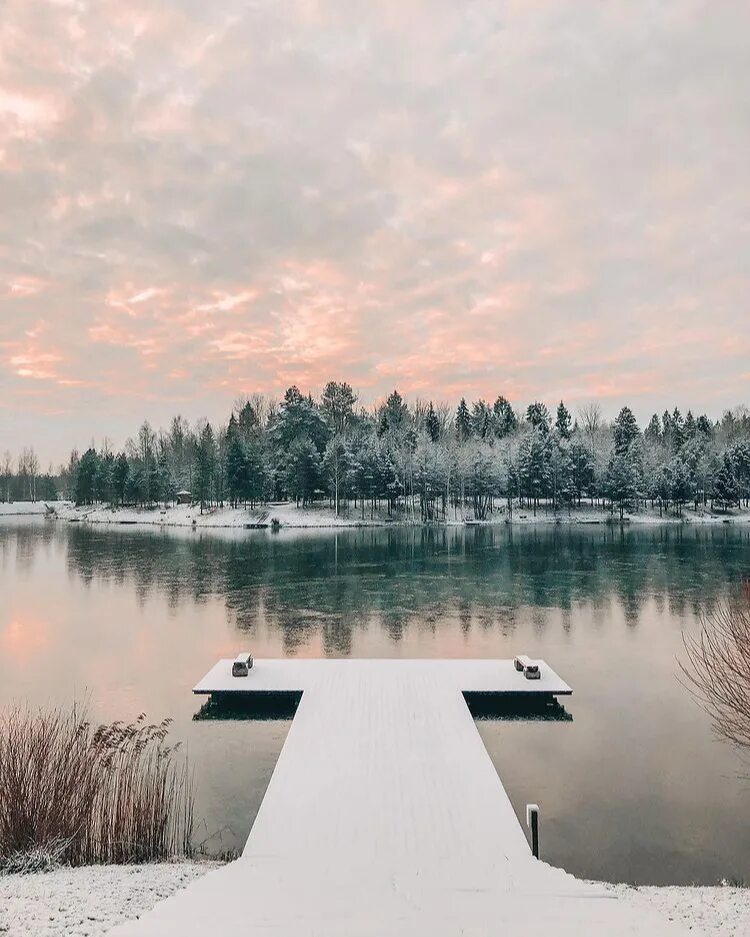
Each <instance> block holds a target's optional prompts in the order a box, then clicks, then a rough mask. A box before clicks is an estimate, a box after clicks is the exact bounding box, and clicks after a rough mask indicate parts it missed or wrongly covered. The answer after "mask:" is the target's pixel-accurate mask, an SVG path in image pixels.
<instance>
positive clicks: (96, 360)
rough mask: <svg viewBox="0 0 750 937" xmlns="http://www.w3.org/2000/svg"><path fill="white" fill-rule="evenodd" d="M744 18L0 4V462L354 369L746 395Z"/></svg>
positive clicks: (692, 5)
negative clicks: (20, 452)
mask: <svg viewBox="0 0 750 937" xmlns="http://www.w3.org/2000/svg"><path fill="white" fill-rule="evenodd" d="M749 29H750V9H749V8H748V7H747V5H746V4H744V3H742V2H739V0H737V2H734V0H727V2H725V3H722V4H711V3H709V2H695V0H685V2H682V3H680V4H665V3H663V2H660V0H653V2H646V0H634V2H631V3H628V4H602V3H601V2H599V0H582V2H580V3H576V4H570V3H567V2H562V0H561V2H542V0H538V2H535V0H516V2H506V3H503V4H498V3H496V2H490V0H475V2H472V3H466V4H456V3H454V2H450V3H449V2H447V0H430V2H426V0H424V2H421V0H400V2H398V3H395V2H391V0H383V2H381V3H377V4H373V3H370V2H363V0H325V2H324V0H320V2H317V0H281V2H279V0H257V2H253V3H250V2H248V0H223V2H222V3H216V4H212V3H205V2H203V0H200V2H199V0H165V2H163V3H159V4H154V3H151V2H145V0H130V2H128V3H126V4H123V3H121V2H115V0H97V2H87V0H54V2H53V0H48V2H41V0H6V3H5V4H4V8H3V17H2V21H1V22H0V205H1V206H2V211H1V212H0V449H2V448H5V447H6V446H7V447H10V448H12V449H17V448H19V447H20V446H21V445H23V444H27V443H29V442H35V443H36V444H37V446H38V447H39V448H40V449H41V450H42V452H43V454H45V456H48V457H55V458H61V457H62V456H63V455H64V452H65V448H66V446H67V443H68V442H75V443H76V444H77V445H79V446H85V445H87V444H88V443H89V441H90V439H91V437H92V435H95V436H97V437H101V435H103V434H105V433H106V434H108V435H109V436H111V437H113V438H114V439H115V440H120V439H121V438H122V437H123V436H124V435H127V434H128V433H130V432H132V431H133V429H134V428H135V426H136V425H137V423H138V421H139V420H140V419H141V418H142V416H144V415H149V416H150V417H152V419H153V420H154V421H155V422H157V423H158V422H159V421H160V420H164V419H166V418H167V417H168V415H169V414H171V413H172V412H175V411H178V410H179V411H182V412H184V413H185V414H186V415H188V416H190V417H197V416H199V415H208V416H211V417H213V416H219V415H220V414H223V412H224V411H225V410H226V409H227V407H228V406H229V404H230V403H231V401H232V400H233V399H234V398H235V397H236V396H237V395H238V394H239V393H240V392H252V391H255V390H271V391H275V392H277V393H278V392H280V391H282V390H283V388H284V387H285V386H286V385H287V384H288V383H290V382H296V383H298V384H300V386H302V387H303V388H304V389H310V390H312V391H317V390H318V389H319V388H320V386H321V384H322V382H323V381H324V380H326V379H327V378H329V377H338V378H345V379H348V380H350V381H351V382H352V383H353V384H355V386H357V387H358V389H360V391H361V392H362V396H363V399H365V400H373V399H376V398H378V397H380V396H381V395H382V394H384V393H385V392H387V391H388V390H390V389H391V388H392V387H393V386H394V385H398V386H399V388H401V389H402V390H403V391H406V392H409V393H411V394H421V395H430V396H434V397H437V398H446V399H450V400H452V399H454V398H455V397H456V395H458V394H459V393H466V394H467V395H468V396H479V395H484V396H494V395H495V394H497V393H504V394H505V395H506V396H509V397H510V398H511V399H513V400H514V401H515V402H517V403H518V404H523V403H525V402H527V401H528V400H529V399H530V398H533V397H537V396H539V397H541V398H542V399H546V400H548V401H550V402H552V401H555V400H557V399H559V398H560V397H565V399H566V400H568V401H570V402H571V403H572V404H575V403H576V402H578V401H581V400H585V399H589V398H591V397H599V398H603V399H604V400H605V401H606V408H607V410H608V411H609V412H614V410H615V409H616V408H617V407H619V406H620V405H621V404H622V403H624V402H629V403H630V404H631V405H632V406H634V408H635V409H636V411H637V412H638V413H639V415H641V416H645V415H647V414H648V413H650V412H651V410H654V409H663V408H664V406H666V405H674V403H679V404H680V405H681V406H683V407H685V408H686V407H688V406H693V407H696V408H697V407H699V408H701V409H708V410H709V411H710V412H713V413H717V414H718V413H719V412H720V411H721V409H722V407H724V406H729V405H732V404H734V403H737V402H739V401H741V400H743V399H747V397H748V389H749V388H750V375H749V369H748V365H747V361H748V354H749V353H750V330H748V323H749V322H750V315H749V314H748V308H747V304H748V298H747V297H748V295H749V294H750V291H749V290H748V286H749V285H750V284H749V280H750V274H748V270H747V261H746V257H747V255H748V248H749V247H750V219H749V217H748V208H747V204H748V192H750V185H749V183H750V164H748V160H747V153H748V150H749V149H750V146H749V144H750V90H749V87H750V86H749V85H748V82H747V80H746V79H747V64H746V61H747V55H746V41H745V37H746V36H747V34H748V30H749Z"/></svg>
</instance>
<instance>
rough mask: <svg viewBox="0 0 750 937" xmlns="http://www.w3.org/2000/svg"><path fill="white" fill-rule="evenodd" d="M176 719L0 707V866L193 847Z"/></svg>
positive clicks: (144, 857)
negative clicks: (111, 718) (91, 717)
mask: <svg viewBox="0 0 750 937" xmlns="http://www.w3.org/2000/svg"><path fill="white" fill-rule="evenodd" d="M170 724H171V720H169V719H165V720H164V721H163V722H161V723H159V724H158V725H150V724H147V723H146V717H145V715H144V714H141V715H140V716H139V717H138V719H137V720H136V721H135V722H133V723H130V724H128V725H126V724H124V723H122V722H114V723H112V724H110V725H98V726H94V725H92V724H91V723H90V722H89V721H88V719H87V717H86V712H85V710H81V709H80V708H77V707H73V708H72V709H70V710H67V711H65V710H61V709H42V710H38V711H29V710H22V709H18V708H16V709H10V710H7V711H5V712H4V713H2V714H0V868H6V869H11V868H23V867H29V866H38V865H43V864H50V863H58V862H59V863H66V864H71V865H83V864H87V863H109V862H117V863H128V862H148V861H153V860H157V859H165V858H169V857H171V856H175V855H186V854H189V853H190V848H191V847H190V841H191V836H192V830H193V786H192V779H191V776H190V774H189V771H188V766H187V761H186V759H183V758H181V757H180V756H179V755H178V748H179V744H178V745H173V746H170V745H168V744H167V736H168V732H169V726H170Z"/></svg>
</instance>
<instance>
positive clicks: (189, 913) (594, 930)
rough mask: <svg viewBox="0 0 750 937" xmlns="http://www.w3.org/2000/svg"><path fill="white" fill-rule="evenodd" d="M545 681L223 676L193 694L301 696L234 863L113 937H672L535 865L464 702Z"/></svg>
mask: <svg viewBox="0 0 750 937" xmlns="http://www.w3.org/2000/svg"><path fill="white" fill-rule="evenodd" d="M541 669H542V675H541V679H540V680H535V681H531V680H526V679H525V678H524V676H523V674H519V673H517V672H516V671H515V670H514V668H513V665H512V662H510V661H486V660H485V661H416V660H415V661H407V660H387V661H385V660H343V661H339V660H322V661H296V660H284V661H258V662H256V664H255V667H254V668H253V670H252V671H251V673H250V676H249V677H247V678H232V676H231V661H220V662H219V663H218V664H217V665H216V667H214V668H213V669H212V670H211V671H210V672H209V673H208V674H207V675H206V677H205V678H204V679H203V680H202V681H201V682H200V683H199V684H198V686H197V687H196V688H195V692H197V693H209V692H210V693H222V692H227V691H235V692H236V690H237V687H238V685H242V686H243V687H245V688H246V689H245V692H248V691H249V692H284V691H286V692H291V691H302V697H301V700H300V703H299V707H298V709H297V712H296V715H295V717H294V720H293V722H292V726H291V729H290V731H289V734H288V736H287V739H286V742H285V744H284V747H283V749H282V752H281V755H280V757H279V761H278V764H277V766H276V769H275V771H274V773H273V776H272V778H271V782H270V784H269V787H268V790H267V792H266V795H265V797H264V799H263V803H262V805H261V808H260V811H259V813H258V816H257V818H256V821H255V823H254V825H253V828H252V830H251V833H250V836H249V838H248V840H247V844H246V846H245V850H244V852H243V855H242V857H241V858H240V859H239V860H238V861H236V862H234V863H231V864H230V865H227V866H226V867H224V868H222V869H219V870H217V871H215V872H211V873H209V874H208V875H206V876H205V877H204V878H202V879H200V880H198V881H196V882H194V883H193V884H191V885H190V886H189V887H188V888H186V889H185V890H184V891H183V892H181V893H179V894H177V895H175V896H173V897H172V898H170V899H168V900H166V901H164V902H162V903H161V904H159V905H158V906H157V907H156V908H155V909H154V910H153V911H152V912H150V913H149V914H147V915H145V916H144V917H143V918H141V919H140V920H139V921H136V922H131V923H128V924H125V925H122V926H121V927H119V928H116V929H115V930H114V931H112V935H113V937H115V935H116V937H157V935H160V937H162V935H163V937H166V935H175V937H206V935H209V937H230V935H232V937H234V935H274V937H386V935H394V937H395V935H399V937H400V935H403V937H421V935H424V937H448V935H450V937H457V935H466V937H487V935H490V934H497V935H514V937H515V935H519V937H520V935H528V934H554V935H555V937H568V935H570V937H582V935H606V937H620V935H626V934H627V935H635V934H639V935H654V937H661V935H664V937H667V935H677V934H681V933H682V931H681V930H680V929H679V928H678V927H677V926H676V925H674V924H672V923H670V922H668V921H667V920H666V919H664V918H662V917H661V916H660V915H658V914H657V912H656V911H655V910H654V909H652V908H651V907H650V906H649V905H648V904H647V903H646V902H645V901H644V900H643V899H641V898H639V897H638V896H637V895H634V896H633V898H632V899H631V898H618V897H615V896H613V895H612V893H611V892H609V891H607V889H606V888H604V887H603V886H599V885H594V884H591V883H586V882H582V881H579V880H577V879H575V878H574V877H572V876H570V875H567V874H566V873H565V872H563V871H561V870H559V869H554V868H552V867H550V866H548V865H546V864H545V863H544V862H540V861H538V860H535V859H534V858H533V857H532V856H531V853H530V850H529V846H528V844H527V841H526V837H525V835H524V833H523V830H522V829H521V827H520V825H519V823H518V820H517V818H516V814H515V812H514V810H513V807H512V805H511V803H510V800H509V799H508V796H507V794H506V792H505V790H504V788H503V786H502V783H501V781H500V779H499V778H498V775H497V773H496V771H495V768H494V766H493V764H492V762H491V760H490V758H489V756H488V754H487V752H486V750H485V747H484V744H483V743H482V740H481V738H480V736H479V733H478V732H477V730H476V726H475V725H474V722H473V719H472V717H471V715H470V713H469V710H468V707H467V705H466V702H465V700H464V697H463V695H462V694H463V692H466V691H471V692H493V693H497V692H501V693H532V694H539V693H543V694H544V693H546V694H551V695H563V694H568V693H570V692H571V691H570V687H568V686H567V685H566V684H565V683H564V682H563V681H562V680H560V678H559V677H558V676H557V675H556V674H555V673H554V672H553V671H552V670H551V669H550V668H549V667H547V666H546V665H544V664H542V667H541ZM550 770H554V767H553V766H550ZM542 832H543V816H542ZM592 848H595V844H592Z"/></svg>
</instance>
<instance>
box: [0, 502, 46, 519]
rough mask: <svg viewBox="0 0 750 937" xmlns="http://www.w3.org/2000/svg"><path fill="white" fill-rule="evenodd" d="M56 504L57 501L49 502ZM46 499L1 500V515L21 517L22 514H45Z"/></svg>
mask: <svg viewBox="0 0 750 937" xmlns="http://www.w3.org/2000/svg"><path fill="white" fill-rule="evenodd" d="M49 503H50V504H55V503H56V502H54V501H53V502H49ZM46 511H47V502H46V501H34V502H31V501H11V502H7V501H0V517H20V516H22V515H26V516H28V515H36V514H42V515H43V514H45V513H46Z"/></svg>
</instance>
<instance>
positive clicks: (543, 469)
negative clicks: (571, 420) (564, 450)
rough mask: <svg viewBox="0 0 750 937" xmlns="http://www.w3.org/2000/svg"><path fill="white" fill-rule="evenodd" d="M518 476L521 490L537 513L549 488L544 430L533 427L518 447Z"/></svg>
mask: <svg viewBox="0 0 750 937" xmlns="http://www.w3.org/2000/svg"><path fill="white" fill-rule="evenodd" d="M518 478H519V482H520V488H521V492H522V493H523V494H524V495H525V496H526V497H527V498H528V499H529V500H530V501H531V503H532V505H533V507H534V514H535V515H536V509H537V505H538V504H539V499H540V498H542V497H544V495H545V494H546V493H547V491H548V490H549V481H550V473H549V462H548V452H547V439H546V435H545V434H544V432H543V431H542V430H541V429H539V428H536V429H533V430H532V431H531V432H530V433H527V435H526V436H525V437H524V439H523V440H522V441H521V445H520V446H519V449H518Z"/></svg>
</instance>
